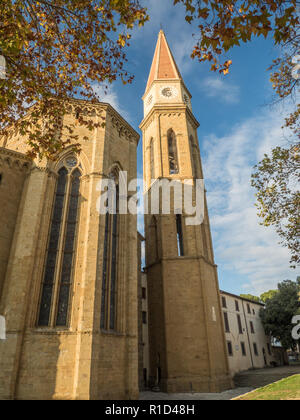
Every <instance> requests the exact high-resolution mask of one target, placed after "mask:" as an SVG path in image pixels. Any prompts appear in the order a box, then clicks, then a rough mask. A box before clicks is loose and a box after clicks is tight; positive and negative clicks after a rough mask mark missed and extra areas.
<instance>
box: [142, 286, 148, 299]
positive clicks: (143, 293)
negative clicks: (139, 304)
mask: <svg viewBox="0 0 300 420" xmlns="http://www.w3.org/2000/svg"><path fill="white" fill-rule="evenodd" d="M146 295H147V294H146V287H142V299H146Z"/></svg>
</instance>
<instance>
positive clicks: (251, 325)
mask: <svg viewBox="0 0 300 420" xmlns="http://www.w3.org/2000/svg"><path fill="white" fill-rule="evenodd" d="M250 331H251V333H252V334H254V333H255V331H254V325H253V322H252V321H250Z"/></svg>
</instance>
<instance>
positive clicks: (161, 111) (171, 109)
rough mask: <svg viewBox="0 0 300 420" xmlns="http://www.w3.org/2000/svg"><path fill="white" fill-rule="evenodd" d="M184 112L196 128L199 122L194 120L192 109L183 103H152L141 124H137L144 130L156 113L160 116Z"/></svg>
mask: <svg viewBox="0 0 300 420" xmlns="http://www.w3.org/2000/svg"><path fill="white" fill-rule="evenodd" d="M181 113H184V114H186V116H187V118H188V119H189V121H190V122H191V123H192V124H193V125H194V126H195V128H198V127H199V126H200V123H199V122H198V121H197V120H196V118H195V117H194V115H193V113H192V111H191V110H190V109H189V107H188V106H187V105H184V104H169V105H166V104H163V105H154V106H153V107H152V109H151V111H150V112H149V113H148V114H147V116H146V117H145V118H144V119H143V121H142V122H141V124H140V125H139V128H140V129H141V130H145V129H146V128H147V127H148V126H149V125H150V124H151V122H152V121H153V118H155V116H156V115H157V114H158V115H160V116H163V115H176V114H181Z"/></svg>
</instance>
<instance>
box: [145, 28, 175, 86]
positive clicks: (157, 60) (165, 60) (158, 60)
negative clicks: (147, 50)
mask: <svg viewBox="0 0 300 420" xmlns="http://www.w3.org/2000/svg"><path fill="white" fill-rule="evenodd" d="M165 79H180V80H182V77H181V74H180V72H179V70H178V67H177V65H176V62H175V60H174V57H173V55H172V53H171V50H170V47H169V45H168V42H167V39H166V36H165V34H164V31H163V30H160V31H159V34H158V40H157V44H156V48H155V52H154V57H153V61H152V65H151V70H150V74H149V77H148V82H147V87H146V92H147V91H148V89H149V88H150V86H151V85H152V82H153V81H154V80H165Z"/></svg>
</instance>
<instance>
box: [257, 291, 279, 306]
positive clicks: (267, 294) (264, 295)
mask: <svg viewBox="0 0 300 420" xmlns="http://www.w3.org/2000/svg"><path fill="white" fill-rule="evenodd" d="M276 293H278V290H269V291H268V292H265V293H262V294H261V295H260V300H261V301H262V302H264V303H266V302H267V300H269V299H272V298H273V297H274V296H275V295H276Z"/></svg>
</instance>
